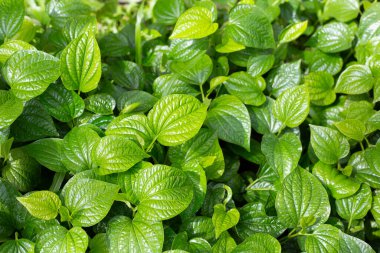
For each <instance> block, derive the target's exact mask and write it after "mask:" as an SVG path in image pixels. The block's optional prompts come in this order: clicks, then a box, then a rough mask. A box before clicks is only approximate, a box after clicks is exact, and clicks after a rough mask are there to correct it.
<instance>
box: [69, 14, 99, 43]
mask: <svg viewBox="0 0 380 253" xmlns="http://www.w3.org/2000/svg"><path fill="white" fill-rule="evenodd" d="M96 30H97V24H96V18H95V17H94V16H84V15H83V16H77V17H73V18H71V19H70V20H69V21H67V22H66V24H65V26H64V27H63V29H62V33H63V37H64V38H65V40H66V42H67V43H70V42H71V41H72V40H74V39H76V38H78V37H79V36H80V35H82V34H83V33H85V32H87V31H90V32H92V33H94V34H95V33H96Z"/></svg>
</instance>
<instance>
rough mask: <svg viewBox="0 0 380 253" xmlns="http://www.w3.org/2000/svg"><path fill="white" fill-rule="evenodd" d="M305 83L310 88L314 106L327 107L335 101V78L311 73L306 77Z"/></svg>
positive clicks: (324, 73) (322, 73) (329, 75)
mask: <svg viewBox="0 0 380 253" xmlns="http://www.w3.org/2000/svg"><path fill="white" fill-rule="evenodd" d="M304 83H305V85H306V86H307V87H308V90H309V94H310V100H311V102H312V103H313V104H316V105H320V106H325V105H330V104H332V103H333V102H334V101H335V99H336V94H335V91H334V89H333V87H334V78H333V76H332V75H331V74H329V73H327V72H311V73H309V74H308V75H307V76H305V77H304Z"/></svg>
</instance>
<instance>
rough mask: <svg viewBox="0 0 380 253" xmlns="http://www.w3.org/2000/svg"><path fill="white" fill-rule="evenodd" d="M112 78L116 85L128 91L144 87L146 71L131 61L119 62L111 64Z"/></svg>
mask: <svg viewBox="0 0 380 253" xmlns="http://www.w3.org/2000/svg"><path fill="white" fill-rule="evenodd" d="M110 71H111V76H112V78H113V80H114V81H115V83H116V84H118V85H120V86H121V87H124V88H127V89H128V90H138V89H142V88H143V87H144V71H143V70H142V68H141V67H140V66H139V65H137V64H136V63H134V62H131V61H117V62H115V63H112V64H110Z"/></svg>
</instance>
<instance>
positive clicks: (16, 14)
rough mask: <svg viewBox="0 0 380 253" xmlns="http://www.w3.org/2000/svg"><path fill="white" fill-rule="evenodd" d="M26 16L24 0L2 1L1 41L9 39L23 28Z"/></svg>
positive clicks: (0, 11) (0, 12)
mask: <svg viewBox="0 0 380 253" xmlns="http://www.w3.org/2000/svg"><path fill="white" fill-rule="evenodd" d="M24 16H25V7H24V1H23V0H2V1H1V2H0V41H4V40H9V39H11V38H12V37H13V35H15V34H16V33H17V32H18V30H19V29H20V28H21V25H22V21H23V20H24Z"/></svg>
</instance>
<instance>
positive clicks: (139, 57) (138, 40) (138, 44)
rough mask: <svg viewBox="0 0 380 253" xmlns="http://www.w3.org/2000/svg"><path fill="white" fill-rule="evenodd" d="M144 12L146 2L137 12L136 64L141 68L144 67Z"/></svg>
mask: <svg viewBox="0 0 380 253" xmlns="http://www.w3.org/2000/svg"><path fill="white" fill-rule="evenodd" d="M143 10H144V2H142V3H141V5H140V8H139V10H138V11H137V16H136V25H135V51H136V52H135V53H136V55H135V58H136V63H137V65H139V66H140V67H141V66H142V45H141V21H142V19H143V15H144V13H143Z"/></svg>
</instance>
